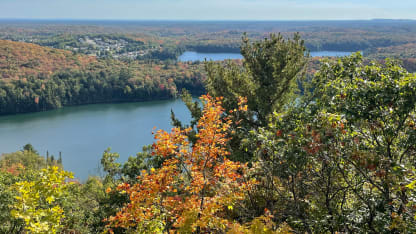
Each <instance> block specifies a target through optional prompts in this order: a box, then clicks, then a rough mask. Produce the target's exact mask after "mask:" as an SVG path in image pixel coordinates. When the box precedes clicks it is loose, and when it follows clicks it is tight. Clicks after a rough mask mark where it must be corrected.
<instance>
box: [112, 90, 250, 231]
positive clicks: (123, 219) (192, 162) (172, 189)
mask: <svg viewBox="0 0 416 234" xmlns="http://www.w3.org/2000/svg"><path fill="white" fill-rule="evenodd" d="M201 99H202V100H203V101H204V103H205V105H204V110H203V116H202V117H201V119H200V120H199V122H198V133H197V137H198V140H197V142H196V143H195V144H194V145H191V143H190V141H189V139H188V136H187V133H189V132H190V131H191V129H190V128H188V129H185V130H181V129H179V128H173V129H172V131H171V132H170V133H168V132H165V131H163V130H159V131H158V132H157V133H156V136H155V139H156V140H157V141H156V143H154V145H153V149H154V154H155V155H159V156H163V157H164V159H165V161H164V163H163V166H162V167H161V168H160V169H154V168H152V169H151V170H150V171H143V172H142V173H141V175H140V176H138V177H137V184H134V185H130V184H121V185H119V186H118V188H117V189H118V190H119V191H121V192H123V193H124V192H126V193H127V194H128V195H129V197H130V203H128V204H126V205H125V206H124V208H122V210H120V211H119V212H118V213H117V215H116V216H114V217H110V218H109V219H108V220H107V221H108V222H109V225H108V227H109V228H110V227H124V228H135V227H137V226H141V227H142V228H143V225H144V227H145V228H146V226H145V225H146V224H148V223H149V222H151V221H152V220H164V223H165V225H166V227H171V228H170V231H172V232H174V231H178V230H181V229H184V228H185V229H186V230H191V231H197V230H199V231H202V232H212V231H215V230H225V229H227V228H229V227H231V226H232V225H233V223H232V221H230V220H228V219H227V216H226V214H227V213H228V212H230V210H232V209H233V204H234V203H235V202H236V201H238V200H241V199H243V198H244V195H245V191H246V190H247V189H248V188H249V187H250V184H249V183H248V182H245V180H244V178H243V174H244V172H245V170H246V165H245V164H241V163H239V162H233V161H230V160H228V159H227V155H229V154H230V153H229V151H228V150H227V142H228V140H229V139H228V138H227V132H228V131H229V130H230V125H231V124H232V121H231V120H230V119H228V118H223V112H224V109H223V108H222V107H221V100H222V99H221V98H216V99H214V98H212V97H210V96H203V97H202V98H201ZM241 100H242V101H241V104H242V105H245V103H244V100H245V99H241ZM241 109H245V108H244V107H242V108H241Z"/></svg>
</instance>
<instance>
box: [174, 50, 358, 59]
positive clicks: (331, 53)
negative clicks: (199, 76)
mask: <svg viewBox="0 0 416 234" xmlns="http://www.w3.org/2000/svg"><path fill="white" fill-rule="evenodd" d="M352 53H353V52H343V51H314V52H310V55H311V57H343V56H349V55H351V54H352ZM242 58H243V56H242V55H241V54H240V53H199V52H195V51H185V52H184V53H183V54H182V55H181V56H179V61H181V62H196V61H201V62H202V61H204V60H205V59H206V60H208V61H210V60H212V61H221V60H225V59H242Z"/></svg>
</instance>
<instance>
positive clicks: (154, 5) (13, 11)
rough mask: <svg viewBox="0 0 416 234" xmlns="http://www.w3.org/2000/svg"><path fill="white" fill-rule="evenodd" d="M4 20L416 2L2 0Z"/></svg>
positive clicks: (208, 16)
mask: <svg viewBox="0 0 416 234" xmlns="http://www.w3.org/2000/svg"><path fill="white" fill-rule="evenodd" d="M0 18H26V19H122V20H128V19H138V20H140V19H147V20H149V19H161V20H308V19H311V20H319V19H373V18H389V19H416V0H394V1H392V0H348V1H347V0H203V1H200V0H0Z"/></svg>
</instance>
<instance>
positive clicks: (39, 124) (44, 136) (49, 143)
mask: <svg viewBox="0 0 416 234" xmlns="http://www.w3.org/2000/svg"><path fill="white" fill-rule="evenodd" d="M171 109H172V110H173V111H174V112H175V114H176V115H177V117H179V118H180V119H181V120H184V121H185V122H189V120H190V114H189V112H188V109H187V108H186V106H185V105H184V104H183V102H182V101H181V100H179V99H178V100H167V101H151V102H140V103H118V104H96V105H85V106H74V107H65V108H62V109H58V110H52V111H47V112H37V113H29V114H19V115H10V116H0V139H1V140H0V153H6V152H15V151H18V150H21V149H22V147H23V145H25V144H27V143H30V144H32V145H33V146H34V147H35V149H36V150H37V151H38V152H39V153H40V154H41V155H46V151H47V150H48V151H49V153H50V154H53V155H54V156H55V158H57V156H58V155H59V152H62V159H63V165H64V168H65V170H68V171H72V172H74V174H75V177H77V178H79V179H81V180H85V179H86V178H88V175H96V174H98V173H99V170H98V168H99V165H100V159H101V156H102V154H103V152H104V150H105V149H106V148H107V147H111V148H112V151H113V152H118V153H120V160H119V161H120V162H124V161H126V160H127V159H128V157H129V156H130V155H136V153H137V152H140V151H141V149H142V147H143V146H144V145H148V144H151V143H153V135H152V134H151V133H152V129H153V127H157V128H158V129H164V130H170V129H171V125H170V110H171Z"/></svg>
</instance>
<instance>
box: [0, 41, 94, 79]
mask: <svg viewBox="0 0 416 234" xmlns="http://www.w3.org/2000/svg"><path fill="white" fill-rule="evenodd" d="M96 62H97V60H96V58H95V57H91V56H86V55H76V54H73V53H72V52H70V51H66V50H59V49H52V48H48V47H43V46H39V45H36V44H31V43H25V42H13V41H8V40H0V78H3V79H4V78H6V79H19V78H20V79H21V78H28V77H30V76H38V75H41V76H44V77H48V76H50V75H51V74H52V73H54V72H56V71H60V70H65V69H83V68H86V67H87V66H88V65H90V64H91V63H96Z"/></svg>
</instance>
